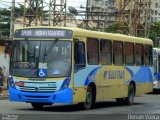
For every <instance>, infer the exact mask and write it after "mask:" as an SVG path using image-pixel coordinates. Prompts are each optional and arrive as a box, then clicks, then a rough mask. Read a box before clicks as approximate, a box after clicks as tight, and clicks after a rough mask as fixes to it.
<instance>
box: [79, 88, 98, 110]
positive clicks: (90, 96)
mask: <svg viewBox="0 0 160 120" xmlns="http://www.w3.org/2000/svg"><path fill="white" fill-rule="evenodd" d="M93 98H94V96H93V90H92V88H91V86H88V88H87V92H86V101H85V102H83V103H81V104H80V105H82V107H83V109H85V110H88V109H91V108H92V106H93V104H94V102H95V101H94V99H93Z"/></svg>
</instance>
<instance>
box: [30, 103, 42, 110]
mask: <svg viewBox="0 0 160 120" xmlns="http://www.w3.org/2000/svg"><path fill="white" fill-rule="evenodd" d="M31 105H32V107H33V108H34V109H42V108H43V106H44V104H41V103H31Z"/></svg>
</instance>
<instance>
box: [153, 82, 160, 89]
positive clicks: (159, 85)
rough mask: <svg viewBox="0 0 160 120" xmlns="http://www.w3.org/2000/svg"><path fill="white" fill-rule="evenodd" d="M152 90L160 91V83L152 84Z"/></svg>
mask: <svg viewBox="0 0 160 120" xmlns="http://www.w3.org/2000/svg"><path fill="white" fill-rule="evenodd" d="M153 89H160V81H154V82H153Z"/></svg>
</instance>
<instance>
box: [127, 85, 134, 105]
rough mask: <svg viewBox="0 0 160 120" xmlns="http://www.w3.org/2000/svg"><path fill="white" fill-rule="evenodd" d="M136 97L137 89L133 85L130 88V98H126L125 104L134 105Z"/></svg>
mask: <svg viewBox="0 0 160 120" xmlns="http://www.w3.org/2000/svg"><path fill="white" fill-rule="evenodd" d="M134 95H135V88H134V86H133V84H130V85H129V88H128V96H127V98H125V103H126V104H127V105H132V104H133V103H134Z"/></svg>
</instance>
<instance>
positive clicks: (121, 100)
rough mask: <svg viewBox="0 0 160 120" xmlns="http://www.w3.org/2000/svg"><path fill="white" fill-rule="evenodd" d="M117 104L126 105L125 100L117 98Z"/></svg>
mask: <svg viewBox="0 0 160 120" xmlns="http://www.w3.org/2000/svg"><path fill="white" fill-rule="evenodd" d="M116 102H117V103H118V104H124V103H125V98H116Z"/></svg>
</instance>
